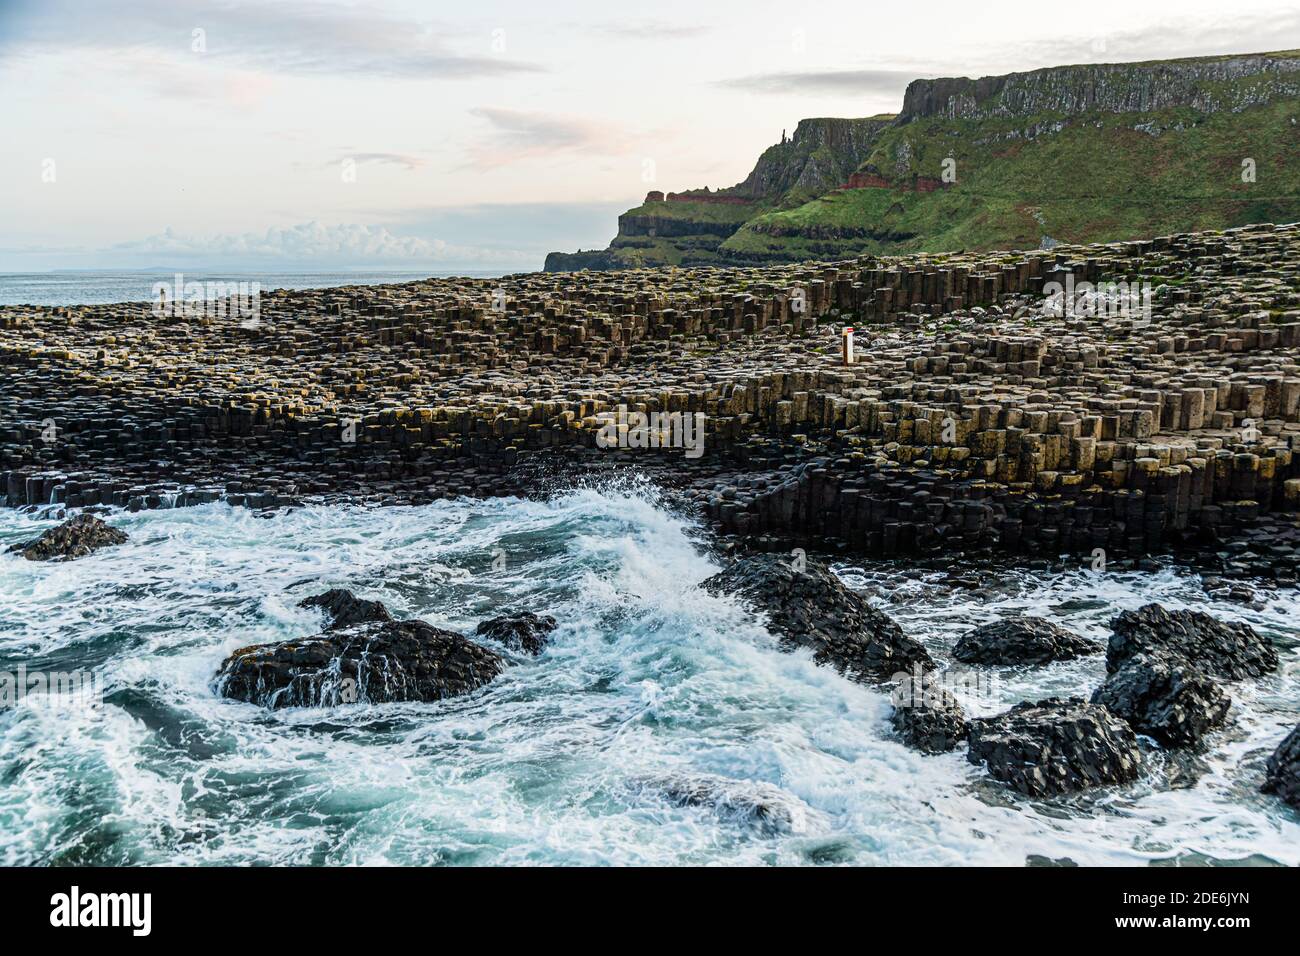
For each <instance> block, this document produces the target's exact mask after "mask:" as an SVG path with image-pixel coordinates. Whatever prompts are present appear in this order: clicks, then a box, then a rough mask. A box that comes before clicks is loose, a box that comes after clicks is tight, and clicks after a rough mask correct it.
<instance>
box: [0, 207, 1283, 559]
mask: <svg viewBox="0 0 1300 956" xmlns="http://www.w3.org/2000/svg"><path fill="white" fill-rule="evenodd" d="M1297 253H1300V229H1297V228H1296V227H1295V226H1272V225H1261V226H1252V227H1249V228H1244V229H1240V230H1230V231H1226V232H1208V233H1197V234H1186V235H1177V236H1165V237H1159V238H1154V239H1149V240H1144V241H1138V242H1131V243H1121V244H1111V245H1104V246H1064V245H1063V246H1059V247H1057V248H1056V249H1053V250H1052V251H1050V252H1030V253H1015V252H1011V253H997V254H983V255H976V254H935V255H917V256H909V257H864V258H861V259H857V260H850V261H841V262H834V263H821V264H804V265H798V266H771V267H765V268H753V269H734V270H715V269H707V268H700V269H682V270H664V271H640V272H638V271H632V272H624V273H617V274H584V275H570V274H560V275H554V274H544V273H537V274H529V275H519V276H512V277H507V278H505V279H502V280H474V279H438V280H428V281H423V282H413V283H406V284H403V285H395V286H384V287H351V288H337V289H318V290H305V291H297V292H273V293H269V294H266V295H264V296H263V297H262V299H261V303H260V314H259V316H258V317H257V318H256V321H247V320H241V318H240V317H238V316H230V317H222V316H213V315H199V316H191V317H188V318H179V319H161V318H157V317H155V316H154V315H153V314H151V312H150V309H149V307H148V305H146V304H144V303H138V304H134V305H114V306H76V307H64V308H53V309H50V308H24V307H12V306H11V307H4V308H0V386H2V387H3V391H4V393H5V394H6V395H7V396H8V397H9V399H10V401H9V407H8V409H7V410H6V411H7V416H6V420H5V421H4V422H3V423H0V491H2V492H3V493H4V498H5V500H6V502H7V503H8V504H10V505H27V504H46V503H51V502H52V503H62V504H67V505H71V506H82V505H93V504H116V505H127V506H130V507H134V508H147V507H157V506H159V505H163V504H189V503H198V502H203V501H210V500H215V499H216V498H217V497H219V496H221V495H223V494H225V495H228V496H229V497H231V498H232V499H233V500H235V501H236V502H239V503H246V504H249V505H253V506H266V505H274V504H278V503H287V502H291V501H296V500H302V499H304V498H309V497H329V496H339V495H347V496H354V497H371V498H373V500H376V501H427V500H431V499H433V498H437V497H443V496H448V495H457V494H489V495H490V494H505V493H519V492H520V491H527V490H528V487H529V484H528V479H527V472H526V470H525V469H523V468H521V466H522V465H523V464H526V463H529V462H536V461H537V460H538V459H539V457H542V456H541V455H539V454H538V453H545V456H547V457H551V458H556V457H567V458H570V459H573V460H576V461H578V462H582V463H587V464H590V465H592V466H593V467H602V466H605V465H609V464H615V463H616V464H622V465H629V464H630V465H635V466H639V467H642V468H645V469H647V470H651V471H655V472H657V473H658V474H660V476H661V477H663V478H664V480H665V481H666V482H668V483H669V484H673V485H675V486H677V487H679V488H681V489H682V490H683V493H684V494H686V495H687V496H688V497H690V498H691V499H692V500H694V502H695V503H696V505H697V506H698V507H699V509H700V511H701V513H702V514H704V515H705V516H706V518H707V519H708V520H709V521H710V522H711V523H713V524H714V525H715V526H716V527H717V528H718V529H719V530H722V531H726V532H736V533H741V534H745V535H749V536H754V535H763V534H771V535H780V536H783V537H788V538H794V539H799V538H807V539H824V538H828V537H829V538H838V539H840V540H843V541H844V542H846V543H848V544H850V545H852V546H855V547H857V548H859V549H862V550H865V551H868V552H871V553H879V554H892V553H912V552H925V551H933V550H936V549H951V548H958V547H968V548H969V547H989V546H994V545H996V546H1000V547H1006V548H1012V549H1018V548H1025V549H1031V550H1036V551H1041V550H1043V549H1058V550H1063V551H1064V550H1079V551H1084V552H1088V551H1092V550H1093V549H1097V548H1101V549H1103V550H1105V551H1106V552H1107V554H1108V555H1111V556H1115V555H1119V554H1124V555H1136V554H1143V553H1147V552H1149V551H1152V550H1155V549H1158V548H1162V547H1164V546H1166V545H1167V544H1169V543H1170V542H1175V543H1176V542H1180V541H1184V540H1188V539H1191V538H1196V537H1200V538H1208V539H1218V538H1223V537H1228V536H1232V535H1240V534H1243V533H1246V532H1248V530H1249V529H1250V528H1251V527H1253V526H1254V525H1255V523H1256V521H1257V519H1258V518H1259V517H1260V516H1261V515H1287V516H1290V515H1292V514H1293V513H1294V511H1295V510H1296V508H1297V506H1300V463H1297V462H1296V460H1295V458H1294V450H1295V444H1296V436H1297V435H1298V434H1300V370H1298V368H1297V347H1300V291H1298V290H1297V286H1298V282H1300V265H1298V263H1300V255H1297ZM1105 280H1116V281H1119V282H1124V283H1129V284H1132V286H1133V291H1134V292H1135V293H1138V294H1135V295H1134V296H1131V297H1129V296H1120V295H1116V294H1113V293H1105V292H1102V293H1100V294H1085V293H1080V294H1078V295H1077V296H1076V297H1073V298H1071V299H1070V301H1069V302H1063V301H1062V295H1061V294H1055V295H1048V294H1045V293H1053V292H1054V290H1055V289H1056V286H1061V287H1063V288H1065V289H1069V288H1071V287H1073V288H1074V290H1075V291H1076V293H1079V292H1080V289H1082V288H1083V286H1082V284H1083V283H1086V282H1092V283H1103V282H1104V281H1105ZM1144 282H1145V283H1149V286H1147V287H1146V288H1145V290H1144V291H1141V292H1139V290H1142V288H1143V287H1142V286H1141V283H1144ZM1053 284H1055V285H1053ZM1072 284H1073V286H1072ZM1058 313H1059V314H1058ZM844 325H852V326H854V327H855V328H856V329H857V333H856V334H857V343H858V344H857V351H858V357H859V361H858V363H857V364H854V365H847V366H846V365H844V364H843V363H842V361H841V358H840V329H841V327H842V326H844ZM619 406H623V407H624V409H625V410H627V411H629V412H632V413H645V414H650V413H655V412H659V413H664V414H667V415H671V414H677V415H684V414H685V415H697V414H703V415H704V416H705V419H704V420H705V453H704V454H703V456H702V457H700V458H699V459H698V460H692V459H688V458H686V457H684V456H683V454H682V452H681V450H679V449H678V450H674V449H670V448H668V449H664V448H651V447H644V448H642V447H637V443H635V442H626V441H622V440H620V441H619V442H617V443H616V444H617V446H618V447H614V448H602V447H597V437H598V435H599V434H600V433H601V429H602V427H603V426H605V425H606V424H608V422H607V419H606V418H604V417H602V416H607V415H612V414H614V413H615V412H616V410H617V409H618V408H619ZM655 444H658V443H657V442H656V443H655ZM557 453H563V455H562V456H561V455H559V454H557ZM1289 520H1290V519H1289V518H1288V521H1289ZM1290 523H1291V524H1294V522H1290ZM1275 546H1276V547H1290V546H1289V545H1287V544H1286V541H1285V540H1284V539H1283V538H1279V537H1278V536H1277V535H1275V534H1273V533H1272V532H1270V535H1269V537H1268V539H1267V540H1263V541H1261V542H1260V545H1259V548H1255V549H1252V553H1253V554H1255V556H1256V557H1258V558H1260V561H1261V563H1263V564H1265V565H1267V564H1268V563H1269V557H1270V554H1269V550H1268V549H1269V548H1272V547H1275ZM1287 553H1290V552H1287ZM1293 567H1294V565H1293V564H1287V565H1279V567H1278V571H1279V573H1281V574H1283V575H1286V574H1288V573H1291V574H1293V571H1291V570H1290V569H1291V568H1293Z"/></svg>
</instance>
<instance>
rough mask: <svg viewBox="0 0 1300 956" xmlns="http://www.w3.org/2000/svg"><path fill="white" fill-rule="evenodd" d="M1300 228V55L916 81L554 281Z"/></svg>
mask: <svg viewBox="0 0 1300 956" xmlns="http://www.w3.org/2000/svg"><path fill="white" fill-rule="evenodd" d="M1297 220H1300V51H1284V52H1278V53H1254V54H1241V55H1230V56H1217V57H1197V58H1191V59H1180V60H1163V61H1148V62H1144V63H1109V64H1086V65H1078V66H1060V67H1050V68H1046V69H1041V70H1032V71H1029V72H1023V73H1009V74H1007V75H1005V76H986V77H981V78H979V79H970V78H967V77H950V78H944V79H932V80H915V81H913V82H912V83H910V84H909V85H908V87H907V91H906V93H905V94H904V97H903V104H902V109H901V111H900V112H899V113H898V115H897V116H875V117H869V118H864V119H829V118H818V119H808V120H802V121H800V123H799V124H798V126H797V127H796V128H795V132H794V135H793V136H792V137H790V138H789V139H785V138H784V137H783V138H782V141H781V142H780V143H778V144H776V145H774V146H771V147H769V148H768V149H767V150H765V151H764V152H763V154H762V156H760V157H759V160H758V162H757V163H756V164H755V166H754V169H753V171H752V172H751V173H750V174H749V176H747V177H746V178H745V179H744V180H743V181H741V182H740V183H737V184H736V185H735V186H731V187H729V188H726V189H720V190H717V191H713V192H710V191H708V190H689V191H686V192H680V193H669V194H668V195H667V196H664V195H663V194H662V193H652V194H651V195H650V196H648V197H647V202H646V203H644V204H642V205H641V206H639V207H637V208H635V209H631V210H629V211H628V212H626V213H624V214H623V215H622V216H620V217H619V233H618V235H617V236H616V237H615V239H614V240H613V242H611V243H610V246H609V248H608V249H607V250H603V252H601V253H600V254H599V255H597V254H595V253H582V254H579V255H578V256H576V257H575V256H566V255H564V254H559V253H557V254H553V255H551V256H548V257H547V263H546V268H547V269H548V270H565V269H578V268H606V269H609V268H625V267H630V266H653V265H707V264H714V265H726V264H737V265H749V264H756V263H762V262H792V261H801V260H804V259H810V258H842V257H849V256H855V255H862V254H872V253H881V254H885V253H905V252H947V251H954V250H959V249H995V248H1038V247H1040V246H1050V245H1052V244H1054V243H1055V242H1058V241H1061V242H1114V241H1122V240H1125V239H1131V238H1134V237H1137V236H1141V235H1156V234H1161V233H1168V232H1179V231H1194V230H1199V229H1223V228H1229V227H1233V226H1239V225H1245V224H1247V223H1252V222H1293V221H1297Z"/></svg>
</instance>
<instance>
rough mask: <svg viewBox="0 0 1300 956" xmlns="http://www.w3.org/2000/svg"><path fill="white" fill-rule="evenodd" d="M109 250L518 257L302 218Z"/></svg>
mask: <svg viewBox="0 0 1300 956" xmlns="http://www.w3.org/2000/svg"><path fill="white" fill-rule="evenodd" d="M106 251H108V252H112V253H117V254H129V255H132V256H140V255H146V256H158V257H169V256H170V257H176V256H180V257H191V256H198V257H203V258H204V259H205V260H212V261H220V260H223V259H231V258H234V259H256V260H259V261H260V260H280V261H288V262H294V263H310V262H314V261H317V262H322V263H330V262H335V261H345V262H349V263H356V264H361V265H364V264H371V263H396V262H410V263H419V262H431V263H436V262H445V261H448V260H455V261H481V262H493V261H517V260H518V259H519V258H520V256H521V255H525V254H524V253H519V252H516V251H512V250H492V249H478V248H473V247H465V246H454V245H451V244H449V243H447V242H444V241H443V240H441V239H426V238H422V237H419V236H398V235H395V234H394V233H392V232H390V231H389V230H388V229H387V228H385V227H383V226H366V225H361V224H359V223H339V224H335V225H323V224H321V223H319V222H306V223H300V224H298V225H295V226H288V227H272V228H269V229H267V230H266V231H265V232H260V233H253V232H246V233H239V234H221V235H210V236H198V235H185V234H182V233H179V232H177V231H176V230H175V229H173V228H172V227H170V226H169V227H168V228H166V229H165V230H163V231H162V232H161V233H158V234H156V235H152V236H148V237H146V238H144V239H137V240H132V241H129V242H121V243H117V244H116V245H113V246H111V247H109V249H108V250H106Z"/></svg>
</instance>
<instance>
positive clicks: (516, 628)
mask: <svg viewBox="0 0 1300 956" xmlns="http://www.w3.org/2000/svg"><path fill="white" fill-rule="evenodd" d="M555 627H556V625H555V618H553V617H551V615H549V614H533V613H532V612H531V611H524V612H522V613H520V614H504V615H502V616H501V617H494V618H492V619H491V620H490V621H482V622H480V623H479V626H478V628H477V629H475V631H474V633H475V634H476V635H477V636H479V637H486V638H489V639H491V640H494V641H496V642H498V643H500V644H504V645H505V646H506V647H508V648H510V649H511V650H515V651H523V652H524V653H525V654H532V655H534V656H536V655H538V654H540V653H541V652H542V650H543V649H544V648H545V647H546V645H547V643H548V642H549V640H550V635H551V632H552V631H553V630H555Z"/></svg>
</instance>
